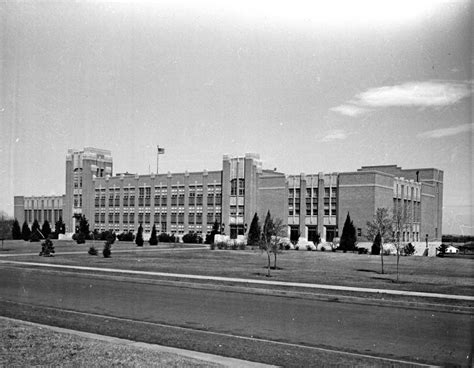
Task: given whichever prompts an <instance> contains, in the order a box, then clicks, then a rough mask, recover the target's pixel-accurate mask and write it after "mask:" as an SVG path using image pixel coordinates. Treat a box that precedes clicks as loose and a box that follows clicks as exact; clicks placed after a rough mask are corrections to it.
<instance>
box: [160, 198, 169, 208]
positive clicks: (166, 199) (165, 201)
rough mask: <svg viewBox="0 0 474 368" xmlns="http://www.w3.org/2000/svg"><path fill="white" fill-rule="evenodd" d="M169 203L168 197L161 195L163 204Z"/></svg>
mask: <svg viewBox="0 0 474 368" xmlns="http://www.w3.org/2000/svg"><path fill="white" fill-rule="evenodd" d="M167 205H168V197H161V206H162V207H165V206H167Z"/></svg>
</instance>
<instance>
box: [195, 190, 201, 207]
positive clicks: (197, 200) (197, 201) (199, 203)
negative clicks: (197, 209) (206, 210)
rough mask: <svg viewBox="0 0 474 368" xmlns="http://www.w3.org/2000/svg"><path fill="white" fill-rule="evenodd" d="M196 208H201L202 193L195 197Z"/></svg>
mask: <svg viewBox="0 0 474 368" xmlns="http://www.w3.org/2000/svg"><path fill="white" fill-rule="evenodd" d="M196 206H202V193H198V195H197V197H196Z"/></svg>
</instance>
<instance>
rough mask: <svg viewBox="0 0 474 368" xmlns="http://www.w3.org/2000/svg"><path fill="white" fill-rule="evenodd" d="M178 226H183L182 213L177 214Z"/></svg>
mask: <svg viewBox="0 0 474 368" xmlns="http://www.w3.org/2000/svg"><path fill="white" fill-rule="evenodd" d="M178 224H184V213H183V212H179V213H178Z"/></svg>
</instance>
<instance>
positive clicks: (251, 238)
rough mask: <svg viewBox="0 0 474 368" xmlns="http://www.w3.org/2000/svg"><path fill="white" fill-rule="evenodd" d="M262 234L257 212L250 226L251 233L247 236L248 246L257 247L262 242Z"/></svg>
mask: <svg viewBox="0 0 474 368" xmlns="http://www.w3.org/2000/svg"><path fill="white" fill-rule="evenodd" d="M261 232H262V230H261V228H260V223H259V221H258V215H257V213H256V212H255V215H254V216H253V219H252V223H251V224H250V229H249V233H248V236H247V244H248V245H257V244H258V242H259V241H260V233H261Z"/></svg>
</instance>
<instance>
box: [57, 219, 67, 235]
mask: <svg viewBox="0 0 474 368" xmlns="http://www.w3.org/2000/svg"><path fill="white" fill-rule="evenodd" d="M54 233H55V234H56V236H58V234H65V233H66V225H65V224H64V222H63V218H62V217H60V218H59V220H58V221H56V223H55V224H54Z"/></svg>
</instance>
